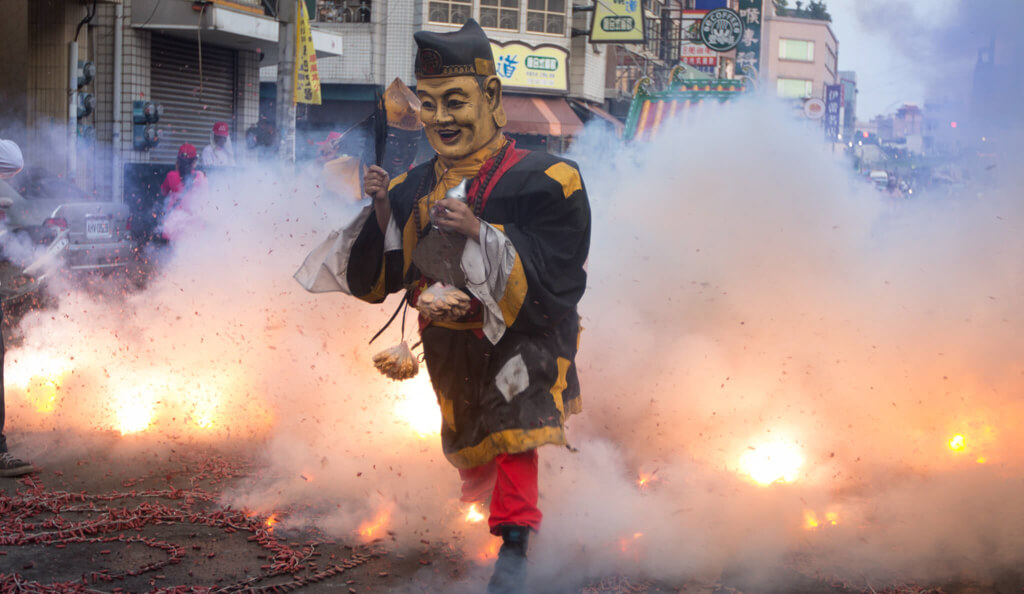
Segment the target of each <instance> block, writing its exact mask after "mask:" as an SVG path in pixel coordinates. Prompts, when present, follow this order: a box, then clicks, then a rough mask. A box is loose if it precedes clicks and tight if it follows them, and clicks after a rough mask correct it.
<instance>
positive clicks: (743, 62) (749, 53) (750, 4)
mask: <svg viewBox="0 0 1024 594" xmlns="http://www.w3.org/2000/svg"><path fill="white" fill-rule="evenodd" d="M763 7H764V0H739V10H737V11H736V12H738V13H739V15H740V20H741V21H742V22H743V27H744V29H743V36H742V37H741V38H740V43H739V45H737V46H736V74H744V75H747V76H752V77H757V76H758V73H759V72H760V71H761V23H762V22H763V19H764V10H763Z"/></svg>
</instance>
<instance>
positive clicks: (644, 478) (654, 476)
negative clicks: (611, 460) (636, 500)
mask: <svg viewBox="0 0 1024 594" xmlns="http://www.w3.org/2000/svg"><path fill="white" fill-rule="evenodd" d="M657 480H658V469H657V468H655V469H654V470H653V471H651V472H640V473H638V474H637V479H636V486H637V487H639V488H640V490H641V491H642V490H644V489H646V488H648V487H650V486H651V485H652V484H654V482H655V481H657Z"/></svg>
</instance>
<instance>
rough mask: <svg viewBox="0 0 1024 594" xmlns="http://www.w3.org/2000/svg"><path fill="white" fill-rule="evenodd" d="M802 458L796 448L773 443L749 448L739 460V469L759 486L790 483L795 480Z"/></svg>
mask: <svg viewBox="0 0 1024 594" xmlns="http://www.w3.org/2000/svg"><path fill="white" fill-rule="evenodd" d="M803 462H804V460H803V457H802V456H801V455H800V452H799V451H798V450H797V448H796V446H794V445H791V444H785V443H775V444H768V445H763V446H759V447H756V448H750V449H749V450H748V451H747V452H745V453H744V454H743V456H742V457H741V458H740V468H741V469H742V470H743V472H744V474H746V475H748V476H749V477H750V478H751V479H753V480H754V482H756V483H758V484H759V485H763V486H766V485H770V484H772V483H776V482H786V483H791V482H793V481H795V480H796V479H797V476H798V475H799V470H800V466H801V465H803Z"/></svg>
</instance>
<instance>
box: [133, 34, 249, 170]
mask: <svg viewBox="0 0 1024 594" xmlns="http://www.w3.org/2000/svg"><path fill="white" fill-rule="evenodd" d="M151 52H152V53H151V58H150V64H151V65H152V69H151V71H150V77H151V78H150V93H151V95H152V100H153V101H156V102H157V103H160V104H162V105H163V108H164V112H163V115H162V116H160V123H159V125H158V128H159V130H160V144H158V145H157V146H156V147H155V148H153V149H151V150H150V158H151V160H152V161H153V162H156V163H173V162H174V160H175V158H176V157H177V154H178V147H180V146H181V145H182V144H183V143H186V142H188V143H191V144H193V145H195V147H196V150H197V151H199V152H202V150H203V148H204V147H206V145H208V144H210V131H211V130H212V129H213V124H214V123H215V122H227V123H228V125H229V126H230V127H231V140H232V142H233V143H235V147H236V148H235V150H236V151H237V150H238V149H237V142H236V139H237V138H238V135H237V130H236V127H235V122H234V117H235V101H234V98H235V80H236V78H235V61H236V52H235V51H234V50H230V49H227V48H223V47H219V46H214V45H209V44H205V43H204V44H203V47H202V54H203V68H202V84H200V78H199V70H200V69H199V44H198V42H197V40H195V39H191V40H189V39H179V38H177V37H169V36H167V35H159V34H153V37H152V45H151Z"/></svg>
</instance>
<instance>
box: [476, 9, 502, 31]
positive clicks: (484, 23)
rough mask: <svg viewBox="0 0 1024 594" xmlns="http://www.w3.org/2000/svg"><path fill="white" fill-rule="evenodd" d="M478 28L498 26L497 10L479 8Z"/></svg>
mask: <svg viewBox="0 0 1024 594" xmlns="http://www.w3.org/2000/svg"><path fill="white" fill-rule="evenodd" d="M480 26H481V27H490V28H492V29H493V28H495V27H497V26H498V9H497V8H484V7H483V6H481V7H480Z"/></svg>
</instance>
